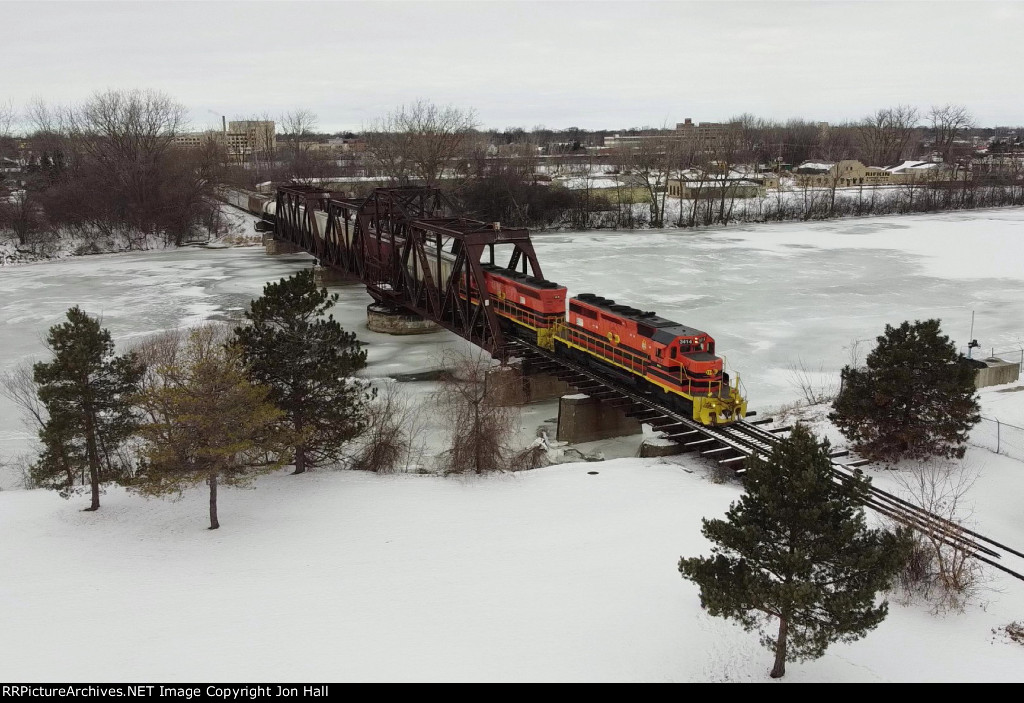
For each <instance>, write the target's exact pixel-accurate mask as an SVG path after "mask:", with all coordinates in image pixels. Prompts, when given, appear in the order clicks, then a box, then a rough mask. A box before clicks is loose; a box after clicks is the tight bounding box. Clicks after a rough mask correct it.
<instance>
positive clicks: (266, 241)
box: [263, 233, 302, 256]
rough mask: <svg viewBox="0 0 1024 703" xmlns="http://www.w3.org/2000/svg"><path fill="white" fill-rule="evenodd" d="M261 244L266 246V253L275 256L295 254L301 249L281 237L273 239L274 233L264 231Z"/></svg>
mask: <svg viewBox="0 0 1024 703" xmlns="http://www.w3.org/2000/svg"><path fill="white" fill-rule="evenodd" d="M263 246H264V247H265V248H266V252H267V254H269V255H270V256H275V255H277V254H297V253H299V252H300V251H302V250H301V249H299V248H298V247H297V246H295V245H294V244H292V243H291V242H286V241H284V240H282V239H274V235H273V234H270V233H265V234H264V235H263Z"/></svg>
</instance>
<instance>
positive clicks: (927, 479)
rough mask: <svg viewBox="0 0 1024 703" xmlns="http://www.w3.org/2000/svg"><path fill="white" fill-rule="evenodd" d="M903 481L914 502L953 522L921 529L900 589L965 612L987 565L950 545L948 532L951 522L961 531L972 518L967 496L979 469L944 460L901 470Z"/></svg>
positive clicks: (939, 608) (910, 595)
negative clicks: (946, 462) (942, 462)
mask: <svg viewBox="0 0 1024 703" xmlns="http://www.w3.org/2000/svg"><path fill="white" fill-rule="evenodd" d="M898 480H899V481H900V483H901V484H902V485H903V488H904V489H905V491H906V493H907V494H908V499H909V500H910V501H911V502H913V503H914V504H915V505H917V506H918V507H920V508H923V509H925V510H927V511H928V512H930V513H932V514H933V515H937V516H938V517H940V518H944V519H945V520H947V521H948V522H947V523H946V526H944V527H942V529H941V530H940V529H939V526H938V525H936V526H934V528H933V527H932V526H930V525H929V526H919V527H917V528H915V531H914V533H913V539H914V546H913V550H912V552H911V557H910V559H909V561H908V563H907V565H906V567H905V568H904V570H903V573H902V574H901V575H900V579H899V580H900V587H901V589H902V590H903V592H904V595H905V597H906V598H907V599H908V600H909V599H911V598H913V597H914V596H915V595H916V596H921V597H923V598H925V599H926V600H927V601H928V602H930V603H931V604H932V608H933V610H934V611H935V612H936V613H940V612H946V611H955V612H962V611H963V609H964V608H965V607H966V606H967V604H968V603H970V602H971V601H972V600H973V599H975V598H976V597H977V595H978V593H979V591H980V589H981V588H982V586H983V585H984V584H983V577H984V573H983V571H982V566H981V563H980V562H978V561H977V560H976V559H974V558H973V557H971V556H970V554H968V553H967V552H966V551H965V550H964V549H961V548H959V547H954V546H951V545H949V544H947V543H946V540H945V539H944V536H945V535H944V533H945V532H946V531H948V529H949V528H948V525H949V524H952V525H954V531H955V529H956V528H957V527H963V525H964V523H965V522H966V521H967V520H969V519H970V515H971V513H970V508H969V505H968V503H967V499H966V498H967V492H968V491H969V490H970V489H971V487H972V486H973V485H974V482H975V481H976V480H977V473H976V472H974V471H972V470H971V469H970V468H969V467H967V466H966V465H964V464H962V463H961V464H952V463H949V464H941V463H940V464H938V465H935V464H931V465H928V466H915V467H914V468H912V469H911V470H910V471H909V472H907V473H900V474H899V475H898Z"/></svg>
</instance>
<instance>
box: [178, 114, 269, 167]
mask: <svg viewBox="0 0 1024 703" xmlns="http://www.w3.org/2000/svg"><path fill="white" fill-rule="evenodd" d="M275 139H276V128H275V124H274V122H273V120H239V121H233V122H226V123H225V124H224V128H223V129H220V130H216V129H210V130H206V131H204V132H186V133H184V134H179V135H177V136H176V137H175V138H174V142H173V143H174V145H175V146H180V147H184V148H192V149H195V148H198V147H200V146H202V145H203V144H206V143H208V142H209V141H214V142H216V143H218V144H221V145H223V146H224V148H225V150H226V151H227V155H228V157H229V158H230V159H232V160H234V161H246V160H247V159H248V158H249V157H251V156H252V155H253V154H256V155H260V154H267V153H269V152H271V151H272V150H273V148H274V140H275Z"/></svg>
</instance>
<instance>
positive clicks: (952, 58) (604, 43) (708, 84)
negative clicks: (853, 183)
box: [0, 0, 1024, 131]
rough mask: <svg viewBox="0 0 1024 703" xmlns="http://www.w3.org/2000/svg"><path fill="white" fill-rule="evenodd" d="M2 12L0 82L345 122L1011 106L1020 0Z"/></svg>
mask: <svg viewBox="0 0 1024 703" xmlns="http://www.w3.org/2000/svg"><path fill="white" fill-rule="evenodd" d="M0 19H2V21H0V27H2V28H3V30H2V32H0V59H2V63H0V101H4V100H6V99H12V100H13V101H14V102H15V103H17V104H24V103H26V102H27V101H29V100H30V99H32V98H34V97H41V98H43V99H45V100H47V101H49V102H59V103H67V102H74V101H79V100H81V99H83V98H85V97H87V96H88V95H89V94H90V93H92V92H94V91H96V90H101V89H106V88H134V87H142V88H154V89H158V90H161V91H164V92H166V93H169V94H170V95H172V96H174V97H175V98H176V99H178V100H179V101H180V102H182V103H184V104H185V105H186V106H187V107H188V108H189V109H190V111H191V115H192V119H193V122H194V123H195V126H196V127H205V126H207V125H213V124H215V123H218V122H219V116H220V115H227V117H228V119H231V118H233V117H240V116H245V115H254V114H261V113H264V112H266V113H269V114H271V115H275V116H276V115H278V114H280V113H281V112H282V111H284V110H288V109H291V108H295V107H304V108H309V109H311V110H313V111H314V112H316V113H317V114H318V115H319V116H320V123H321V127H322V128H324V129H327V130H331V131H333V130H340V129H353V130H358V129H359V128H360V127H361V126H362V125H365V124H368V123H369V122H370V121H371V120H372V119H373V118H374V117H375V116H378V115H380V114H382V113H384V112H387V111H388V110H390V109H392V108H393V107H395V106H397V105H399V104H401V103H402V102H407V101H411V100H414V99H416V98H428V99H430V100H433V101H434V102H437V103H451V104H454V105H458V106H460V107H467V108H469V107H471V108H475V109H476V111H477V113H478V116H479V119H480V122H481V123H482V125H483V126H486V127H497V128H502V127H506V126H523V127H526V128H529V127H532V126H534V125H540V124H543V125H547V126H549V127H568V126H573V125H575V126H579V127H585V128H607V129H618V128H625V127H630V126H640V125H654V126H660V125H663V124H674V123H675V122H676V121H681V120H682V119H683V118H684V117H692V118H694V119H695V120H698V121H717V120H723V119H726V118H728V117H730V116H731V115H735V114H738V113H741V112H751V113H754V114H757V115H762V116H766V117H775V118H787V117H794V116H799V117H805V118H808V119H814V120H827V121H829V122H840V121H843V120H846V119H855V118H859V117H862V116H864V115H865V114H867V113H869V112H871V111H872V110H874V109H876V108H879V107H885V106H888V105H892V104H896V103H900V102H903V103H911V104H914V105H917V106H920V107H925V108H926V107H927V106H928V105H931V104H936V103H946V102H955V103H964V104H966V105H967V106H968V107H969V108H970V109H971V110H972V111H973V113H974V114H975V115H976V116H977V118H978V122H979V124H985V125H995V124H1021V123H1024V90H1022V89H1021V88H1022V86H1024V77H1022V67H1024V38H1022V29H1024V4H1022V3H1020V2H1009V3H1007V2H987V1H985V0H974V1H968V0H961V1H960V2H905V3H904V2H838V1H836V2H832V1H828V0H816V1H815V0H811V1H805V2H771V1H762V2H754V3H746V2H712V1H711V0H703V1H702V2H695V3H690V2H642V1H637V2H630V1H628V0H616V1H614V2H565V3H556V2H545V3H532V2H432V1H421V2H406V3H388V2H323V3H306V2H284V1H281V0H278V1H271V2H245V3H228V2H225V3H215V2H126V3H92V2H64V3H50V2H32V3H12V2H0Z"/></svg>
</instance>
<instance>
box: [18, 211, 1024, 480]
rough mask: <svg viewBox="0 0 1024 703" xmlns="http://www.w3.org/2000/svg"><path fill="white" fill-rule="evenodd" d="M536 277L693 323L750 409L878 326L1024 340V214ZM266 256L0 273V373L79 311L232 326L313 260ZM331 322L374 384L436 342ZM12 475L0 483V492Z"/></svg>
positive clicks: (877, 227)
mask: <svg viewBox="0 0 1024 703" xmlns="http://www.w3.org/2000/svg"><path fill="white" fill-rule="evenodd" d="M535 242H536V247H537V252H538V255H539V257H540V261H541V265H542V267H543V269H544V273H545V275H546V276H547V277H548V278H550V279H552V280H556V281H558V282H560V283H563V284H565V285H567V286H568V287H569V290H570V293H574V294H575V293H583V292H595V293H600V294H602V295H605V296H607V297H611V298H615V299H616V300H618V301H620V302H623V303H629V304H631V305H634V306H636V307H641V308H644V309H649V310H657V311H658V312H659V313H660V314H661V315H662V316H664V317H668V318H671V319H675V320H678V321H679V322H684V323H686V324H688V325H691V326H695V327H699V328H701V329H704V330H706V331H708V332H710V333H711V334H712V335H713V336H714V337H715V338H716V339H717V341H718V351H719V353H721V354H723V355H725V356H726V358H727V360H728V364H729V366H730V367H731V368H732V369H733V370H734V371H739V373H740V374H741V378H742V380H743V383H744V386H745V388H746V391H747V393H748V395H749V398H750V402H751V407H752V408H758V409H763V408H768V407H771V406H776V405H779V404H781V403H785V402H789V401H792V400H795V399H797V398H799V397H800V393H799V390H798V389H797V388H796V387H795V386H794V384H793V374H792V372H791V371H790V367H792V366H793V365H795V364H799V363H801V362H802V363H803V365H804V366H805V367H806V368H808V369H809V370H812V371H817V370H818V369H819V368H821V369H824V370H825V372H826V373H827V374H828V373H833V372H835V371H836V370H837V369H839V368H840V367H841V366H842V365H843V364H844V363H847V360H848V358H849V355H850V352H849V347H850V345H851V343H852V342H854V341H856V340H867V341H865V342H863V343H862V344H861V349H862V355H861V356H862V357H863V353H866V351H867V350H868V349H870V347H871V345H872V342H873V338H874V337H875V336H876V335H877V334H879V333H880V332H881V331H882V328H883V326H884V325H885V323H887V322H891V323H899V322H901V321H902V320H904V319H911V320H912V319H923V318H927V317H939V318H942V320H943V328H944V330H945V331H946V333H947V334H949V335H950V336H951V337H953V338H954V339H955V340H956V341H957V343H958V344H960V345H963V344H965V343H966V341H967V339H968V334H969V331H970V324H971V311H972V310H973V311H976V322H975V331H974V336H975V337H976V338H977V339H978V340H979V341H980V343H981V345H982V348H983V350H984V351H985V352H986V354H987V352H988V350H989V349H990V348H992V347H995V348H996V349H997V350H1004V349H1013V348H1020V346H1021V345H1022V340H1024V210H1021V209H1001V210H990V211H977V212H967V213H955V214H950V215H932V216H910V217H885V218H872V219H861V220H845V221H832V222H824V223H783V224H769V225H751V226H747V227H734V228H728V229H723V230H712V231H697V232H680V231H671V230H670V231H665V232H612V233H609V232H580V233H572V232H570V233H558V234H539V235H536V237H535ZM310 262H311V259H310V258H309V257H307V256H305V255H291V256H278V257H270V256H266V255H265V254H264V253H263V250H262V249H261V248H238V249H187V250H180V251H173V252H163V253H137V254H119V255H108V256H94V257H82V258H74V259H65V260H62V261H57V262H49V263H40V264H31V265H26V266H18V267H9V268H0V330H2V335H0V370H6V369H10V368H12V367H14V366H16V365H17V364H19V363H24V362H28V361H30V360H32V359H39V358H44V355H45V352H44V349H43V345H42V340H43V337H44V336H45V334H46V330H47V328H48V327H49V326H51V325H53V324H55V323H57V322H60V321H61V320H62V317H63V314H64V312H65V310H67V308H68V307H70V306H72V305H75V304H78V305H81V306H82V307H83V308H84V309H85V310H87V311H88V312H90V313H93V314H99V315H102V317H103V324H104V326H106V327H107V328H109V329H110V331H111V333H112V334H113V335H114V337H115V339H116V340H117V341H118V343H119V344H121V345H123V344H125V343H130V342H131V341H132V340H133V339H137V338H139V337H142V336H144V335H147V334H150V333H153V332H155V331H159V330H162V329H166V328H169V327H175V326H180V325H188V324H193V323H196V322H199V321H201V320H203V319H208V318H221V319H234V318H237V317H239V316H240V314H241V311H242V310H243V309H244V307H245V305H246V304H247V303H248V301H249V300H250V299H251V298H252V297H254V296H256V295H258V294H259V292H260V290H261V288H262V286H263V284H264V283H265V282H266V281H268V280H272V279H276V278H279V277H281V276H285V275H288V274H290V273H292V272H294V271H296V270H298V269H300V268H303V267H306V266H309V265H310ZM337 291H338V293H339V294H340V295H341V304H340V309H339V310H338V313H337V314H336V317H337V318H338V319H340V320H341V322H342V324H344V325H345V326H346V327H348V328H350V329H353V330H355V331H357V333H358V334H359V336H360V337H361V338H363V339H364V340H365V341H367V342H368V350H369V357H370V368H369V369H368V371H369V373H370V375H374V376H384V375H388V374H392V373H398V372H407V371H411V370H417V369H427V368H430V367H432V366H434V365H436V363H437V358H438V348H439V345H440V344H441V343H452V342H453V341H454V338H453V336H452V335H449V334H448V333H446V332H443V333H437V334H430V335H425V336H421V337H412V338H393V337H387V336H384V335H378V334H374V333H370V332H368V331H367V330H366V327H365V306H366V304H367V303H368V302H369V297H368V296H367V295H366V293H365V292H364V291H363V290H362V289H361V288H359V287H354V286H348V287H340V288H338V289H337ZM28 440H29V437H28V435H27V433H26V431H25V429H24V428H23V427H22V425H21V421H20V420H19V417H18V413H17V412H16V410H15V408H13V407H12V406H11V404H10V403H8V402H7V401H6V400H3V399H0V457H3V456H5V455H6V456H11V455H15V454H18V453H19V452H22V451H24V450H25V448H26V446H27V444H28ZM10 484H11V477H10V476H7V477H6V478H5V477H3V476H0V487H3V486H5V485H7V486H9V485H10Z"/></svg>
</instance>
